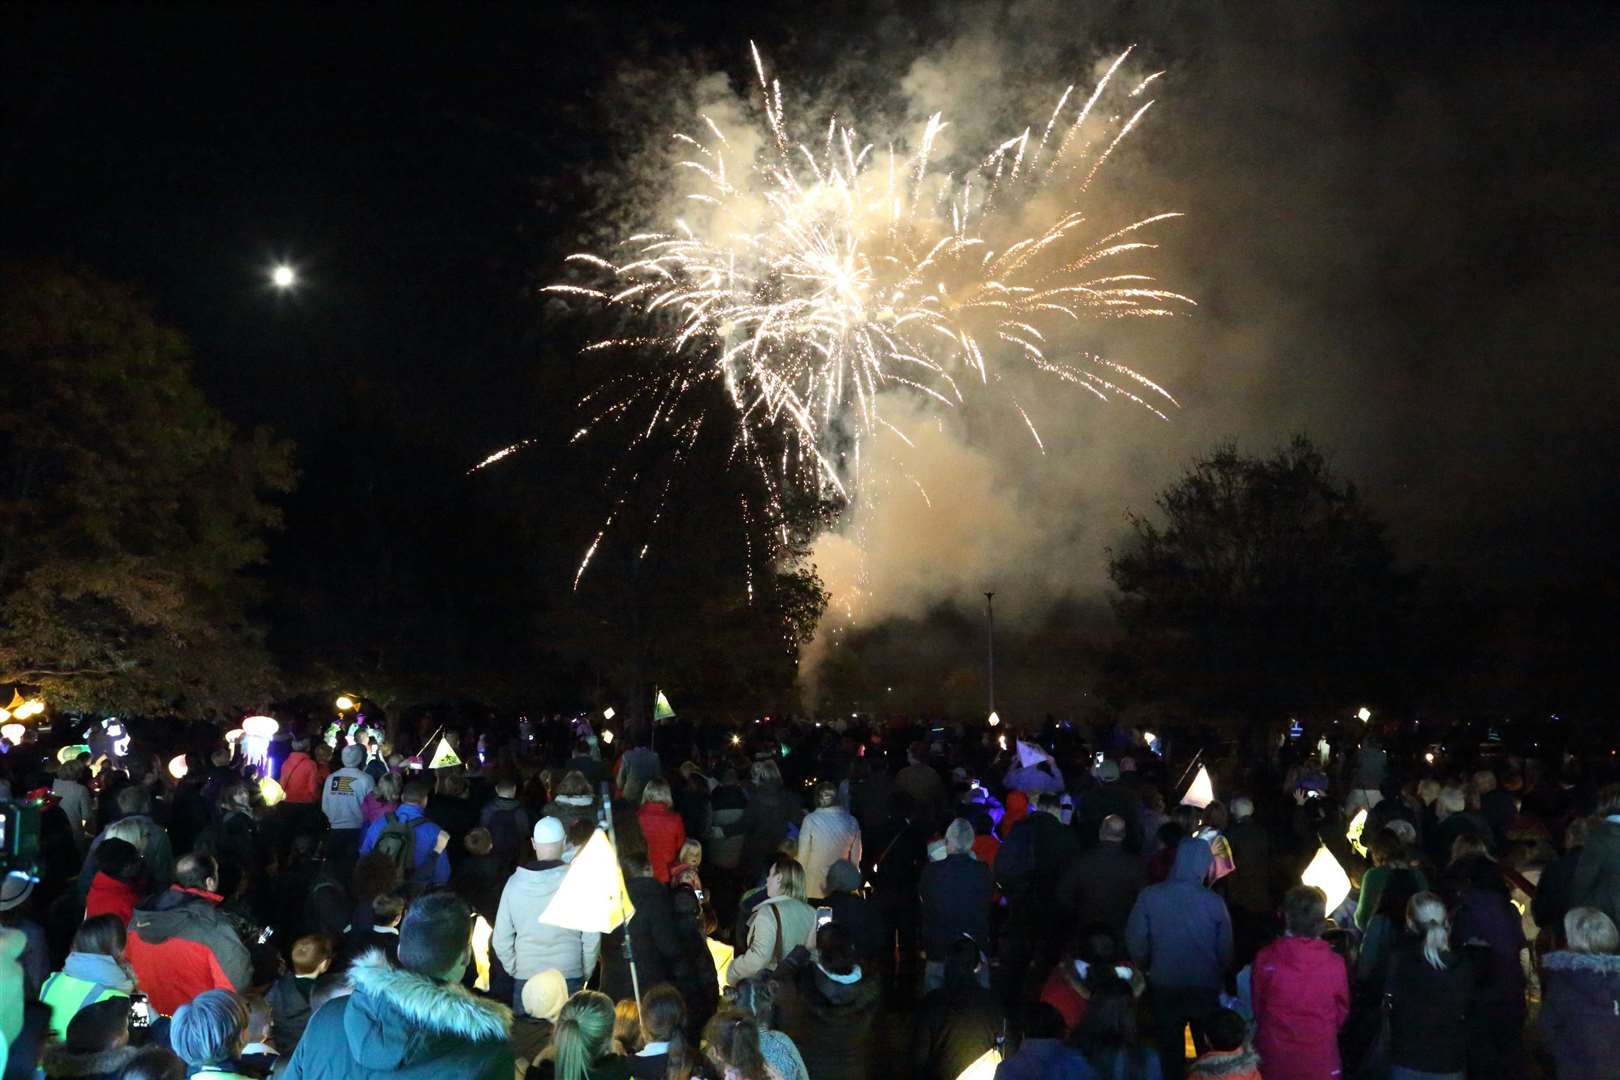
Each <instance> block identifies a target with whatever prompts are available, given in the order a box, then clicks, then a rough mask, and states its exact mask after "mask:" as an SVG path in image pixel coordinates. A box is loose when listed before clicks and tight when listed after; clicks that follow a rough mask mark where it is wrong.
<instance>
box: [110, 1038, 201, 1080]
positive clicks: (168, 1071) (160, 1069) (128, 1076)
mask: <svg viewBox="0 0 1620 1080" xmlns="http://www.w3.org/2000/svg"><path fill="white" fill-rule="evenodd" d="M188 1071H189V1070H188V1069H187V1068H186V1063H185V1062H184V1061H182V1060H181V1059H180V1055H178V1054H176V1053H175V1052H174V1051H173V1050H170V1049H169V1048H168V1047H166V1046H143V1047H141V1048H140V1049H139V1050H137V1051H135V1053H134V1055H133V1056H132V1057H131V1058H130V1059H129V1061H128V1062H126V1063H125V1064H124V1067H123V1068H122V1069H120V1070H119V1071H118V1073H117V1077H116V1080H186V1073H187V1072H188Z"/></svg>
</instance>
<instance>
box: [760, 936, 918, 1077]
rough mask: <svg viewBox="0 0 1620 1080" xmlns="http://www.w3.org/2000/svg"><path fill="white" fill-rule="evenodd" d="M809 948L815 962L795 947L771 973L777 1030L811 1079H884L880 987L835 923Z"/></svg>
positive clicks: (885, 1064)
mask: <svg viewBox="0 0 1620 1080" xmlns="http://www.w3.org/2000/svg"><path fill="white" fill-rule="evenodd" d="M815 946H816V957H815V958H812V957H811V954H810V951H809V950H808V949H807V948H805V947H804V946H803V945H801V946H799V947H798V948H796V949H794V950H793V951H792V952H790V953H789V954H788V956H787V957H786V958H785V959H784V960H783V961H782V963H781V965H780V966H779V968H778V970H777V982H778V990H777V1010H778V1015H779V1016H780V1018H781V1024H782V1030H783V1031H784V1032H786V1033H787V1035H788V1037H789V1038H791V1039H792V1040H793V1045H795V1046H797V1047H798V1048H799V1053H800V1054H801V1055H802V1056H803V1058H804V1064H805V1068H807V1069H808V1070H809V1072H810V1075H811V1076H812V1077H814V1078H815V1080H868V1078H876V1077H880V1076H887V1075H889V1069H888V1064H887V1062H885V1061H884V1060H883V1056H882V1055H881V1054H880V1053H879V1052H878V1044H877V1031H878V1028H877V1021H878V1016H879V1014H880V1013H881V1011H882V1007H883V988H882V985H881V984H880V982H879V980H877V979H875V978H872V977H869V976H868V975H867V974H866V973H865V972H863V971H862V970H861V966H860V965H859V964H858V963H856V962H855V948H854V945H853V944H852V943H851V941H850V938H849V933H848V931H846V930H845V929H844V928H843V927H841V926H839V925H838V924H837V923H828V924H827V925H826V926H823V927H821V928H820V929H819V930H818V931H817V932H816V939H815ZM732 969H733V970H735V969H736V964H733V965H732Z"/></svg>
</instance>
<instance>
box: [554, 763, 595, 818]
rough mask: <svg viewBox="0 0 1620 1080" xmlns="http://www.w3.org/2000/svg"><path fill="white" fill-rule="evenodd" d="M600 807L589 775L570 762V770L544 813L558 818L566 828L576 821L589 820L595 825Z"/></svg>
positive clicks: (559, 782) (559, 783)
mask: <svg viewBox="0 0 1620 1080" xmlns="http://www.w3.org/2000/svg"><path fill="white" fill-rule="evenodd" d="M599 809H600V804H599V803H598V801H597V797H596V794H595V792H594V791H593V790H592V787H591V781H590V779H589V777H588V776H587V774H586V773H584V772H583V771H581V770H580V769H578V768H575V767H574V766H573V765H572V764H570V765H569V771H568V772H566V773H564V774H563V778H562V779H561V780H560V781H558V783H557V791H556V794H554V795H553V796H552V798H551V801H550V802H548V803H546V804H545V809H544V810H543V811H542V813H543V814H544V815H545V816H546V817H554V818H556V819H557V820H558V821H560V822H562V823H563V828H564V829H566V828H568V826H569V825H571V824H572V823H574V822H575V821H588V822H590V823H591V824H592V825H593V826H594V825H595V824H596V816H597V812H598V810H599Z"/></svg>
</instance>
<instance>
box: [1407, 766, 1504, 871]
mask: <svg viewBox="0 0 1620 1080" xmlns="http://www.w3.org/2000/svg"><path fill="white" fill-rule="evenodd" d="M1434 812H1435V824H1434V828H1432V829H1427V828H1426V829H1424V830H1423V835H1424V837H1425V838H1427V840H1428V844H1429V861H1430V862H1432V863H1434V865H1436V866H1445V865H1446V864H1447V863H1449V862H1451V846H1452V844H1453V843H1454V842H1455V841H1456V839H1457V837H1459V836H1464V835H1466V834H1468V833H1475V834H1477V835H1479V836H1489V835H1491V824H1490V822H1488V821H1486V820H1485V819H1484V818H1483V817H1481V816H1480V815H1479V814H1477V813H1475V812H1473V811H1471V810H1469V809H1468V792H1467V791H1466V790H1464V789H1463V788H1462V787H1461V786H1460V785H1457V784H1447V785H1446V786H1444V787H1442V788H1441V789H1440V793H1439V794H1438V795H1436V796H1435V800H1434Z"/></svg>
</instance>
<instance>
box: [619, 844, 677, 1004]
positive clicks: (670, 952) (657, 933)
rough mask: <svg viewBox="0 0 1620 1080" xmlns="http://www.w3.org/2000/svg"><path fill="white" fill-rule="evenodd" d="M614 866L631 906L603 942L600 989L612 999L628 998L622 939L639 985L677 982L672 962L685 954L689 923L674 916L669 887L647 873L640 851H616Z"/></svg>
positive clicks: (629, 982) (627, 970)
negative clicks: (620, 874) (624, 921)
mask: <svg viewBox="0 0 1620 1080" xmlns="http://www.w3.org/2000/svg"><path fill="white" fill-rule="evenodd" d="M619 866H620V867H621V868H622V869H623V872H624V876H625V893H626V895H627V896H628V897H629V899H630V903H631V904H632V905H634V907H635V914H634V915H632V916H631V917H630V922H629V924H628V925H626V926H621V927H619V928H618V929H617V930H615V931H613V933H612V935H610V936H608V937H605V938H604V939H603V941H602V947H601V956H602V976H601V979H600V985H601V987H602V990H603V991H604V992H605V993H607V994H609V995H610V996H611V997H613V998H614V999H616V1000H621V1001H622V1000H623V999H625V998H628V997H632V996H633V993H634V985H633V983H632V980H631V978H630V968H629V964H628V962H627V960H626V956H625V949H626V946H625V939H626V937H627V936H628V938H629V951H630V952H631V953H632V954H633V955H634V957H635V962H636V971H637V974H638V976H639V978H640V979H641V985H642V986H654V985H657V984H658V983H663V982H667V983H674V982H676V981H677V967H678V966H680V965H681V962H682V960H683V959H684V958H685V957H686V956H688V955H689V954H690V930H691V927H690V926H689V925H686V924H684V923H683V921H682V920H680V919H677V918H676V915H675V898H674V896H672V895H671V894H670V891H669V889H668V887H666V886H664V885H661V884H659V882H658V879H657V878H655V877H653V876H652V865H651V864H650V863H648V862H647V856H646V854H645V853H642V852H636V851H625V850H622V849H621V851H620V854H619Z"/></svg>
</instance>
